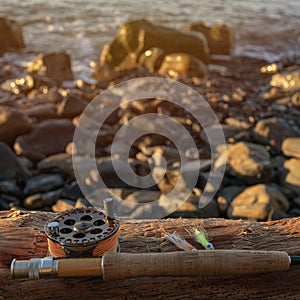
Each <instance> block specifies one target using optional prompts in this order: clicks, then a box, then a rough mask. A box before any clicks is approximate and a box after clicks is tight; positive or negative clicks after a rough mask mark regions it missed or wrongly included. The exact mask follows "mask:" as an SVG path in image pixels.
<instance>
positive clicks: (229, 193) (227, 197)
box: [217, 185, 245, 214]
mask: <svg viewBox="0 0 300 300" xmlns="http://www.w3.org/2000/svg"><path fill="white" fill-rule="evenodd" d="M244 189H245V186H237V185H233V186H228V187H225V188H223V189H222V190H221V191H220V194H219V196H218V198H217V203H218V207H219V209H220V211H221V212H222V213H223V214H225V213H226V212H227V209H228V207H229V205H230V203H231V202H232V200H233V199H234V197H235V196H237V195H238V194H240V193H241V192H242V191H243V190H244Z"/></svg>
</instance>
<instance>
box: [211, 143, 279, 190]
mask: <svg viewBox="0 0 300 300" xmlns="http://www.w3.org/2000/svg"><path fill="white" fill-rule="evenodd" d="M226 156H227V164H226V173H227V174H229V175H231V176H235V177H237V178H239V179H241V180H243V181H244V182H245V183H248V184H255V183H260V182H267V181H270V179H271V178H272V176H273V169H272V164H271V161H270V155H269V153H268V151H267V150H266V149H265V148H264V147H263V146H261V145H258V144H253V143H244V142H238V143H236V144H234V145H229V146H227V149H226V152H223V154H221V155H220V157H219V158H218V159H217V161H216V163H215V168H216V170H217V169H218V168H219V167H221V166H223V165H224V164H225V163H226Z"/></svg>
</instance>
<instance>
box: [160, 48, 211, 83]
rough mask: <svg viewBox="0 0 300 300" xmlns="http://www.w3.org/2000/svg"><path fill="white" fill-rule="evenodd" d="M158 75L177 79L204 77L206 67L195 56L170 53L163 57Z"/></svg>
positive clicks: (206, 72)
mask: <svg viewBox="0 0 300 300" xmlns="http://www.w3.org/2000/svg"><path fill="white" fill-rule="evenodd" d="M158 73H159V74H160V75H163V76H170V77H173V78H176V79H178V78H192V77H204V76H205V75H207V74H208V71H207V67H206V65H205V64H204V63H203V62H202V61H201V60H200V59H198V58H197V57H195V56H192V55H189V54H186V53H171V54H168V55H166V56H165V58H164V60H163V61H162V63H161V66H160V68H159V70H158Z"/></svg>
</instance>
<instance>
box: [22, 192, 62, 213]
mask: <svg viewBox="0 0 300 300" xmlns="http://www.w3.org/2000/svg"><path fill="white" fill-rule="evenodd" d="M61 193H62V189H58V190H54V191H51V192H47V193H39V194H35V195H31V196H28V197H27V198H26V199H25V200H24V202H23V205H24V207H25V208H28V209H41V208H45V207H47V206H51V205H53V204H54V203H55V202H56V201H57V200H58V199H59V198H60V196H61Z"/></svg>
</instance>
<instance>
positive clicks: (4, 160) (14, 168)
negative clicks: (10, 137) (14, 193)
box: [0, 142, 26, 181]
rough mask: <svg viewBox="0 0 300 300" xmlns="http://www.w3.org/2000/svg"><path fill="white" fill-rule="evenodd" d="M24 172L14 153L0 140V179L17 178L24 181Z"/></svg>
mask: <svg viewBox="0 0 300 300" xmlns="http://www.w3.org/2000/svg"><path fill="white" fill-rule="evenodd" d="M25 178H26V172H25V170H24V168H23V166H22V164H21V163H20V161H19V159H18V157H17V156H16V154H15V153H14V152H13V151H12V150H11V148H10V147H9V146H7V145H6V144H4V143H2V142H0V181H3V180H11V179H18V180H21V181H24V180H25Z"/></svg>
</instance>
